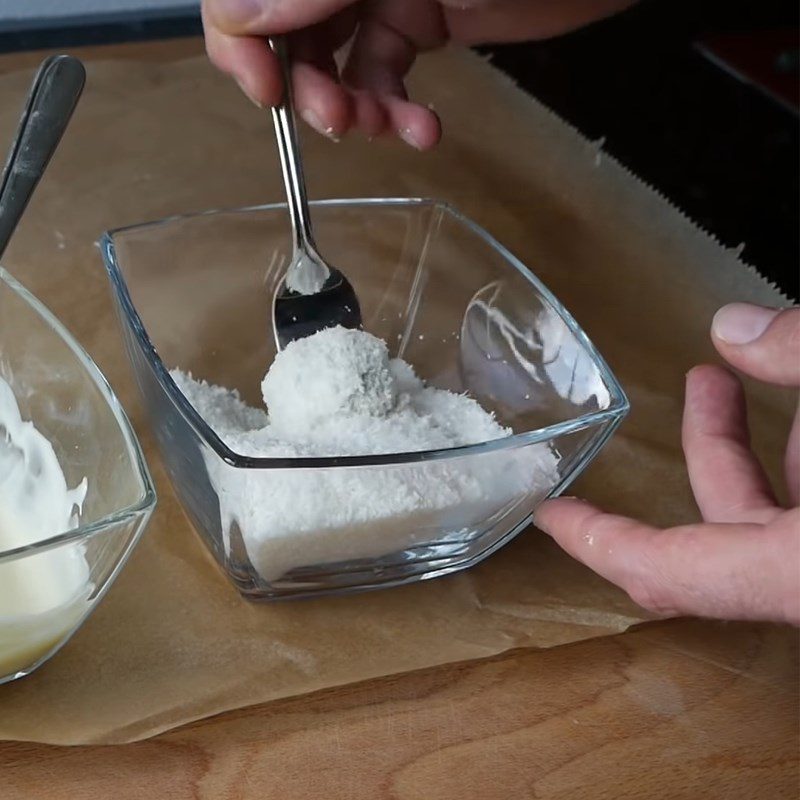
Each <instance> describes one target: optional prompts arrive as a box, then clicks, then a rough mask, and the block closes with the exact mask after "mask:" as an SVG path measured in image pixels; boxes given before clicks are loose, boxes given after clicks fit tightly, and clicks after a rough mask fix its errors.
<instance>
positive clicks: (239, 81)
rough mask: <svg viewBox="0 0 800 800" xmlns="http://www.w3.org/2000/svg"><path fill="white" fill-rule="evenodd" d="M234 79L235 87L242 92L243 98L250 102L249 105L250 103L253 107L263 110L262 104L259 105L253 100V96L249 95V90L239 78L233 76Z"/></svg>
mask: <svg viewBox="0 0 800 800" xmlns="http://www.w3.org/2000/svg"><path fill="white" fill-rule="evenodd" d="M234 79H235V81H236V85H237V86H238V87H239V88H240V89H241V90H242V93H243V94H244V96H245V97H246V98H247V99H248V100H249V101H250V102H251V103H252V104H253V105H254V106H255V107H256V108H261V109H263V108H264V104H263V103H260V102H259V101H258V100H256V98H255V97H253V95H252V94H251V93H250V90H249V89H248V88H247V86H246V85H245V83H244V81H242V80H241V79H240V78H238V77H235V76H234Z"/></svg>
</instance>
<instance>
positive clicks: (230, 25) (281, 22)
mask: <svg viewBox="0 0 800 800" xmlns="http://www.w3.org/2000/svg"><path fill="white" fill-rule="evenodd" d="M354 1H355V0H303V1H302V2H296V1H295V0H203V16H204V17H205V18H207V19H208V21H209V23H210V24H211V26H212V27H214V28H215V29H216V30H218V31H220V32H221V33H225V34H227V35H229V36H247V35H249V36H273V35H276V34H281V33H289V32H291V31H296V30H299V29H300V28H306V27H308V26H310V25H315V24H316V23H318V22H323V21H324V20H326V19H328V18H330V17H332V16H333V15H334V14H336V13H337V12H338V11H341V10H342V9H343V8H346V7H348V6H350V5H353V3H354Z"/></svg>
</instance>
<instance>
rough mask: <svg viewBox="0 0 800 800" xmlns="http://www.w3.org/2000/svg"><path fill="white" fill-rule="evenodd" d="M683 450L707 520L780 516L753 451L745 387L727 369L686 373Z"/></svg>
mask: <svg viewBox="0 0 800 800" xmlns="http://www.w3.org/2000/svg"><path fill="white" fill-rule="evenodd" d="M683 449H684V452H685V453H686V464H687V466H688V468H689V479H690V481H691V484H692V491H693V492H694V496H695V499H696V500H697V504H698V506H699V508H700V512H701V513H702V515H703V519H705V520H706V522H758V523H766V522H768V521H769V520H771V519H774V518H775V517H776V516H777V515H778V514H780V513H781V509H780V508H778V507H777V501H776V500H775V496H774V494H773V493H772V489H771V487H770V485H769V482H768V481H767V478H766V476H765V474H764V471H763V469H762V468H761V465H760V464H759V462H758V460H757V459H756V457H755V456H754V455H753V452H752V451H751V449H750V437H749V432H748V429H747V410H746V406H745V399H744V391H743V389H742V385H741V383H740V382H739V381H738V380H737V379H736V378H735V377H734V376H733V375H732V374H731V373H730V372H728V371H727V370H725V369H722V368H721V367H712V366H705V367H696V368H695V369H693V370H692V371H691V372H690V373H689V374H688V375H687V378H686V404H685V408H684V414H683Z"/></svg>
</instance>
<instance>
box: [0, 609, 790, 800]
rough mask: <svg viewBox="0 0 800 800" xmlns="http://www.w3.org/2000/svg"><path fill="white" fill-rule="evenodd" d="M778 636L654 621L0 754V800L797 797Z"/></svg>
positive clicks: (785, 660)
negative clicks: (93, 743) (129, 740)
mask: <svg viewBox="0 0 800 800" xmlns="http://www.w3.org/2000/svg"><path fill="white" fill-rule="evenodd" d="M797 656H798V652H797V635H796V631H793V630H789V629H785V628H777V627H769V626H754V625H723V624H714V623H701V622H693V621H675V622H669V623H656V624H653V625H650V626H645V627H642V628H640V629H638V630H635V631H632V632H629V633H627V634H624V635H622V636H618V637H613V638H605V639H596V640H592V641H588V642H582V643H580V644H577V645H571V646H566V647H561V648H556V649H554V650H549V651H542V652H535V651H526V652H520V651H517V652H512V653H508V654H506V655H504V656H501V657H498V658H494V659H490V660H487V661H478V662H471V663H467V664H456V665H450V666H446V667H442V668H437V669H431V670H425V671H422V672H418V673H413V674H407V675H403V676H399V677H395V678H384V679H380V680H374V681H369V682H367V683H364V684H360V685H355V686H349V687H345V688H342V689H336V690H329V691H325V692H321V693H319V694H316V695H312V696H307V697H304V698H298V699H293V700H286V701H282V702H277V703H272V704H269V705H266V706H260V707H254V708H250V709H244V710H241V711H238V712H234V713H229V714H224V715H222V716H219V717H216V718H213V719H209V720H206V721H204V722H201V723H197V724H195V725H192V726H189V727H186V728H183V729H179V730H176V731H172V732H170V733H168V734H165V735H162V736H159V737H157V738H155V739H151V740H149V741H144V742H139V743H135V744H130V745H122V746H111V747H80V748H59V747H48V746H42V745H30V744H25V743H5V744H0V770H1V771H2V782H0V797H2V798H3V800H28V798H36V797H46V798H49V800H62V798H63V799H64V800H67V799H68V800H83V798H107V797H114V798H117V800H127V799H128V798H130V800H134V798H135V799H136V800H139V798H203V800H206V799H208V800H234V798H262V799H263V800H271V799H272V798H276V799H277V798H328V799H329V800H334V798H343V799H344V798H347V799H348V800H358V799H359V798H365V800H366V798H396V799H397V800H419V799H421V798H441V800H449V799H450V798H453V799H454V800H455V798H473V797H474V798H484V799H485V800H492V799H493V798H498V799H499V798H559V799H561V798H583V797H587V798H609V799H612V798H613V799H614V800H621V799H622V798H687V800H688V799H689V798H692V800H694V798H726V799H729V800H736V798H748V800H758V799H760V798H763V799H764V800H778V799H779V798H796V797H797V796H798V785H799V784H798V778H799V772H798V759H797V754H798V730H797V722H798V716H797V708H798V691H797V689H798V674H797Z"/></svg>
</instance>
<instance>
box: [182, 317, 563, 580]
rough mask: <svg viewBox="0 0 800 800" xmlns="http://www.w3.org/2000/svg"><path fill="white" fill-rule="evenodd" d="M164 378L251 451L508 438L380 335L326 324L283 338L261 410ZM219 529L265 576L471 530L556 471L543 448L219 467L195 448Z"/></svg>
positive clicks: (268, 454) (336, 452)
mask: <svg viewBox="0 0 800 800" xmlns="http://www.w3.org/2000/svg"><path fill="white" fill-rule="evenodd" d="M171 374H172V377H173V379H174V380H175V382H176V384H177V386H178V388H179V389H180V390H181V391H182V392H183V393H184V395H185V396H186V397H187V399H188V400H189V402H190V403H191V404H192V405H193V406H194V407H195V409H196V410H197V412H198V413H199V414H200V416H202V417H203V418H204V419H205V420H206V422H207V423H208V424H209V426H210V427H211V428H212V429H214V431H215V432H216V433H217V435H218V436H219V437H220V438H221V439H222V440H223V441H224V442H225V443H226V444H227V445H228V447H230V448H231V449H232V450H233V451H234V452H237V453H239V454H241V455H244V456H251V457H261V458H298V457H324V456H355V455H377V454H391V453H409V452H418V451H422V450H439V449H447V448H452V447H460V446H463V445H470V444H478V443H481V442H487V441H491V440H494V439H499V438H503V437H506V436H509V435H510V434H511V431H510V430H509V429H507V428H503V427H502V426H501V425H499V424H498V423H497V421H496V420H495V419H494V418H493V417H492V415H490V414H488V413H487V412H486V411H484V410H483V409H482V408H481V406H480V405H479V404H478V403H477V402H476V401H474V400H472V399H471V398H469V397H467V396H465V395H459V394H455V393H453V392H448V391H444V390H441V389H434V388H431V387H426V386H425V385H424V383H423V382H422V381H421V380H420V379H419V378H418V377H417V376H416V375H415V373H414V370H413V369H412V368H411V366H409V365H408V364H407V363H405V362H404V361H401V360H399V359H395V360H391V359H390V358H389V353H388V350H387V347H386V344H385V343H384V342H382V341H381V340H380V339H377V338H375V337H374V336H371V335H370V334H368V333H365V332H363V331H353V330H347V329H344V328H331V329H327V330H324V331H320V332H319V333H317V334H315V335H314V336H311V337H308V338H306V339H301V340H298V341H296V342H293V343H291V344H289V345H288V346H287V347H286V348H285V349H284V350H283V351H282V352H281V353H279V354H278V355H277V356H276V358H275V361H274V362H273V364H272V366H271V367H270V369H269V372H268V373H267V375H266V377H265V378H264V381H263V383H262V392H263V396H264V401H265V404H266V406H267V411H268V414H267V413H265V412H264V411H263V410H261V409H254V408H249V407H248V406H247V405H245V404H244V403H243V402H242V401H241V399H240V397H239V395H238V394H237V393H236V392H234V391H230V390H227V389H223V388H220V387H216V386H211V385H209V384H207V383H205V382H203V381H198V380H195V379H194V378H192V377H191V376H190V375H187V374H185V373H183V372H181V371H180V370H174V371H173V372H172V373H171ZM207 467H208V471H209V478H210V480H211V482H212V484H213V485H214V487H215V489H216V491H217V494H218V496H219V502H220V515H221V524H222V529H223V535H224V536H225V538H226V542H227V540H228V537H229V534H230V529H231V527H232V526H233V525H234V524H237V525H238V527H239V530H240V531H241V534H242V538H243V541H244V544H245V547H246V549H247V553H248V556H249V558H250V560H251V562H252V563H253V566H254V567H255V568H256V570H257V571H258V572H259V574H260V575H261V576H262V577H263V578H264V579H265V580H268V581H269V580H274V579H276V578H279V577H281V576H282V575H284V574H285V573H286V572H288V571H290V570H292V569H295V568H298V567H304V566H314V565H319V564H328V563H332V562H339V561H348V560H352V559H356V558H376V557H380V556H384V555H388V554H390V553H393V552H395V551H398V550H403V549H406V548H409V547H413V546H418V545H420V544H425V543H440V542H442V541H445V540H448V539H452V540H453V541H456V540H458V539H459V537H461V538H462V539H463V538H464V537H465V536H468V535H478V534H480V533H482V532H483V529H484V523H486V521H487V519H488V518H489V517H491V516H492V515H494V514H496V513H498V512H500V511H501V510H503V509H504V508H507V507H509V506H510V505H513V504H514V503H516V502H519V501H520V500H523V499H525V498H530V497H531V496H537V497H541V496H542V495H544V494H546V493H547V492H548V491H549V490H550V488H551V487H552V486H553V485H554V484H555V483H556V481H557V480H558V470H557V457H556V456H555V454H554V453H553V452H552V450H551V449H550V447H549V446H547V445H535V446H528V447H527V448H524V449H521V450H516V451H503V452H498V453H487V454H482V455H479V456H475V455H470V456H468V457H461V458H448V459H441V460H434V461H428V462H417V463H412V464H404V465H398V466H384V467H352V468H330V469H281V470H253V469H248V470H243V469H238V470H237V469H232V468H231V467H229V466H228V465H226V464H224V463H223V462H222V461H221V460H219V459H217V458H211V457H209V458H208V459H207Z"/></svg>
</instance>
